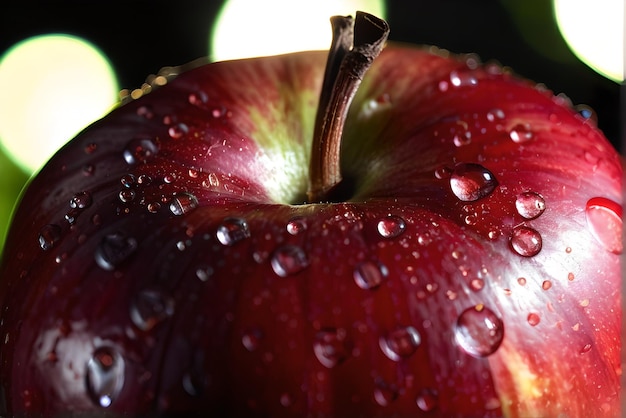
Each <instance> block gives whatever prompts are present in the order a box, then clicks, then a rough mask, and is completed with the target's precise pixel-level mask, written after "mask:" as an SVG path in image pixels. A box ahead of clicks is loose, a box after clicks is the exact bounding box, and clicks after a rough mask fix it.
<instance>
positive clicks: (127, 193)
mask: <svg viewBox="0 0 626 418" xmlns="http://www.w3.org/2000/svg"><path fill="white" fill-rule="evenodd" d="M118 197H119V199H120V201H121V202H122V203H128V202H130V201H132V200H133V199H134V198H135V191H134V190H131V189H124V190H120V192H119V194H118Z"/></svg>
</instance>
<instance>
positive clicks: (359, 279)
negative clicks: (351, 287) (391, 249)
mask: <svg viewBox="0 0 626 418" xmlns="http://www.w3.org/2000/svg"><path fill="white" fill-rule="evenodd" d="M388 274H389V270H387V267H386V266H385V265H383V264H381V263H377V262H374V261H363V262H360V263H359V264H357V265H356V267H355V269H354V274H353V277H354V281H355V282H356V284H357V285H358V286H359V287H360V288H361V289H365V290H373V289H376V288H378V286H380V285H381V284H382V282H383V280H384V279H385V277H387V275H388Z"/></svg>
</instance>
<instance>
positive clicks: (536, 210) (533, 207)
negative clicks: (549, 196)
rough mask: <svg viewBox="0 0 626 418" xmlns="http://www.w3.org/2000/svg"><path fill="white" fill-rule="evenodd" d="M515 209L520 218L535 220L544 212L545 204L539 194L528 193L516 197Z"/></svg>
mask: <svg viewBox="0 0 626 418" xmlns="http://www.w3.org/2000/svg"><path fill="white" fill-rule="evenodd" d="M515 208H516V209H517V213H519V214H520V215H521V216H522V217H524V218H526V219H535V218H536V217H538V216H539V215H541V214H542V213H543V211H544V210H546V202H545V200H544V199H543V197H542V196H541V195H540V194H539V193H536V192H531V191H528V192H523V193H520V194H519V195H518V196H517V199H515Z"/></svg>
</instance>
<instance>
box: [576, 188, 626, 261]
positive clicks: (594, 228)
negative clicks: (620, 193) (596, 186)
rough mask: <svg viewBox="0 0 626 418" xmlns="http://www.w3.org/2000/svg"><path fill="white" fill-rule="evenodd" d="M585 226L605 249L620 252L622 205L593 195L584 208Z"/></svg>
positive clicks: (621, 246) (615, 252)
mask: <svg viewBox="0 0 626 418" xmlns="http://www.w3.org/2000/svg"><path fill="white" fill-rule="evenodd" d="M585 217H586V219H587V227H588V228H589V231H590V232H591V235H593V237H594V238H595V239H596V241H598V242H599V243H600V245H602V246H603V247H604V248H605V249H606V250H607V251H610V252H612V253H614V254H621V253H622V250H623V243H622V207H621V206H620V205H619V204H618V203H617V202H614V201H613V200H610V199H607V198H604V197H594V198H592V199H590V200H589V201H588V202H587V205H586V208H585Z"/></svg>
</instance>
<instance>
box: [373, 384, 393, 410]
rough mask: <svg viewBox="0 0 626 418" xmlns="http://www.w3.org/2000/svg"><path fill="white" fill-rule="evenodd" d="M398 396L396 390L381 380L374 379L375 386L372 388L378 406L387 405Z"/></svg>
mask: <svg viewBox="0 0 626 418" xmlns="http://www.w3.org/2000/svg"><path fill="white" fill-rule="evenodd" d="M397 398H398V390H397V389H396V388H395V387H393V386H391V385H389V384H388V383H386V382H384V381H383V380H377V381H376V388H375V389H374V400H375V401H376V403H377V404H378V405H380V406H389V405H390V404H391V403H392V402H393V401H395V400H396V399H397Z"/></svg>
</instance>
